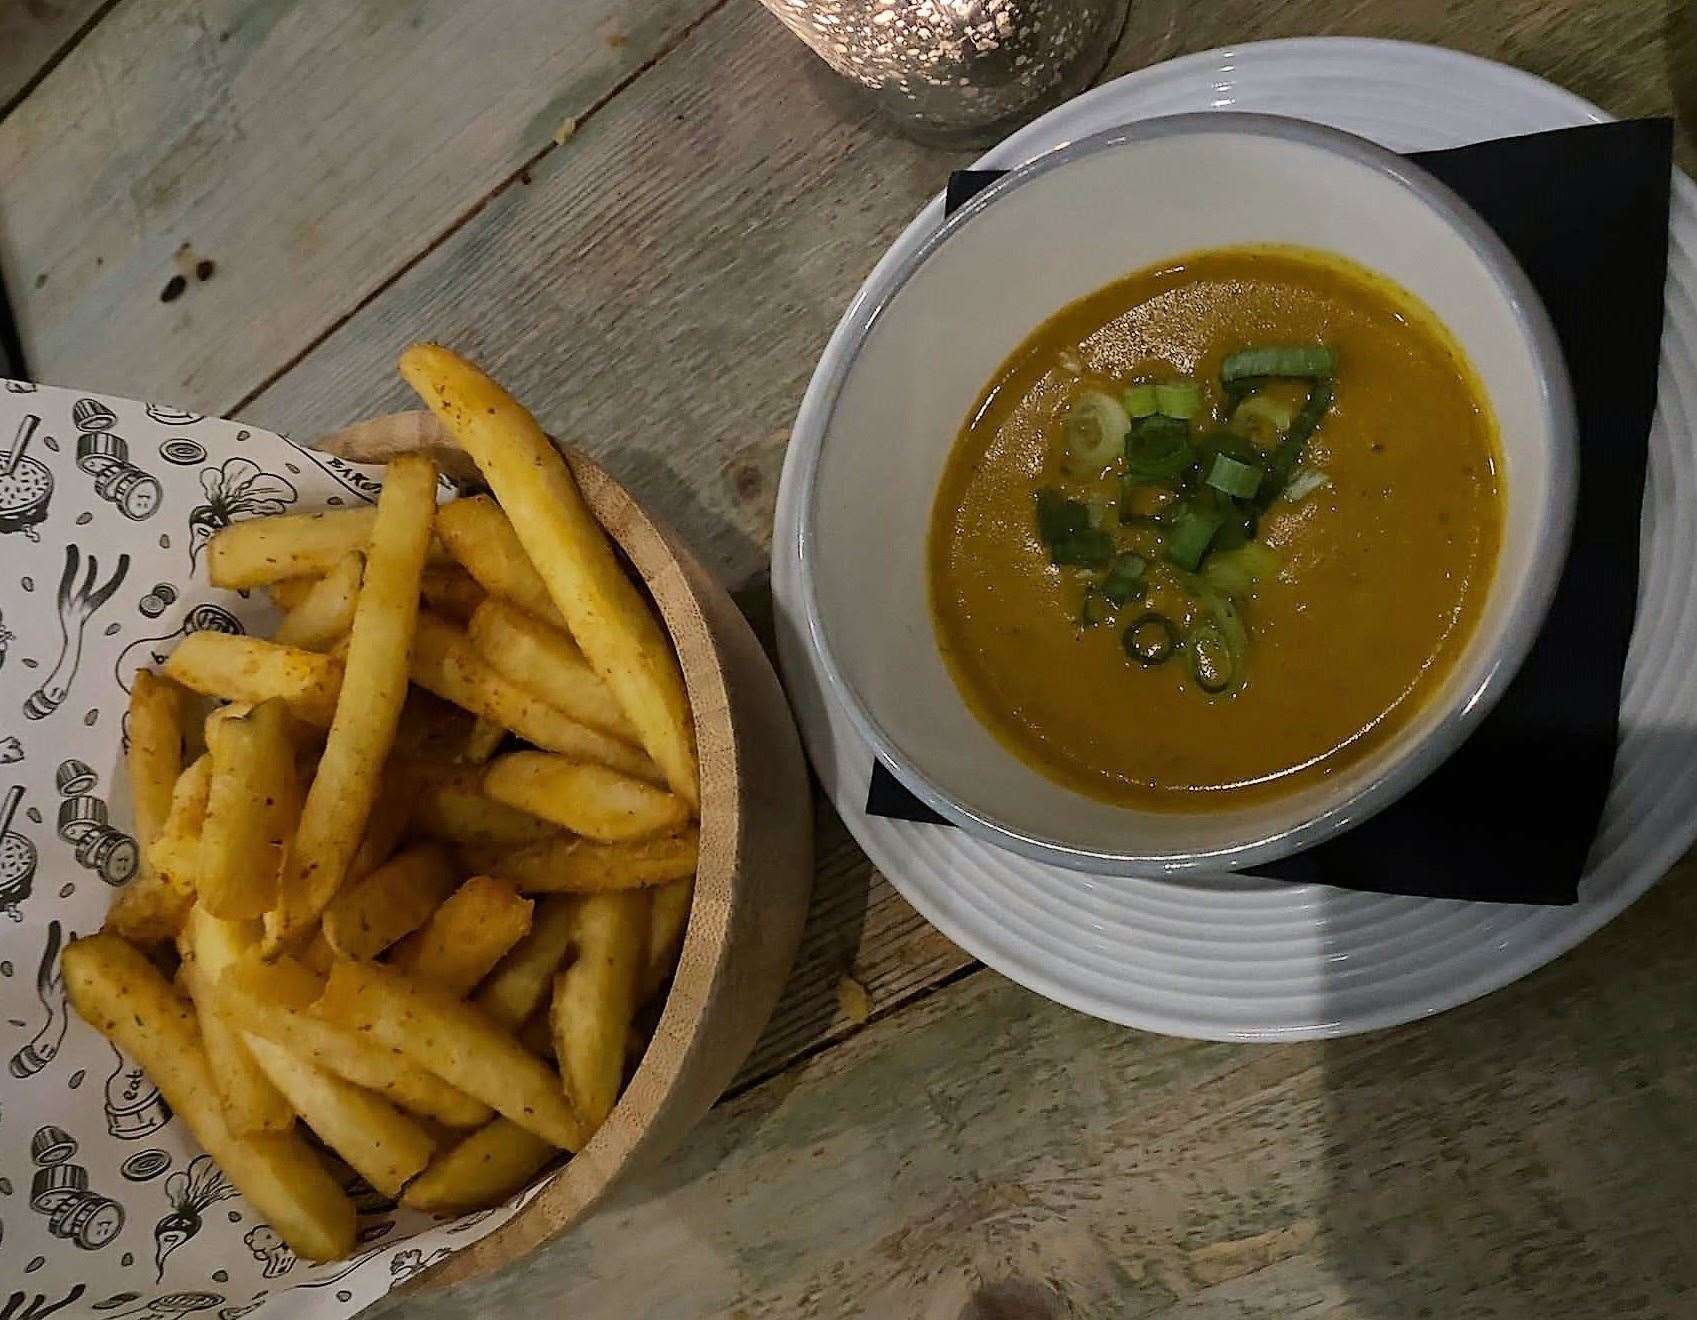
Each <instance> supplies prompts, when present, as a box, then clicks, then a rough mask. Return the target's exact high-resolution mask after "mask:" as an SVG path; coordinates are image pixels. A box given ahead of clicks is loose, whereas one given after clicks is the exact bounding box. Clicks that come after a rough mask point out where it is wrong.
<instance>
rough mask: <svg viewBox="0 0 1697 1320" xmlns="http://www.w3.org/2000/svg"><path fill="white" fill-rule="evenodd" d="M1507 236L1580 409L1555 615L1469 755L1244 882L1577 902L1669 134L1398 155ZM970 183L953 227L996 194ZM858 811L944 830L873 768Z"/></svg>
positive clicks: (1614, 654)
mask: <svg viewBox="0 0 1697 1320" xmlns="http://www.w3.org/2000/svg"><path fill="white" fill-rule="evenodd" d="M1409 159H1410V160H1413V161H1415V162H1417V163H1418V164H1419V165H1421V166H1422V167H1424V168H1425V169H1426V170H1428V171H1429V172H1430V173H1432V174H1433V175H1435V176H1436V177H1437V178H1439V179H1440V180H1442V181H1443V182H1444V183H1446V184H1448V185H1449V186H1450V187H1451V188H1453V189H1454V190H1455V191H1456V192H1457V193H1459V194H1460V195H1461V196H1462V197H1463V198H1464V199H1466V201H1467V202H1468V203H1469V204H1470V205H1471V206H1472V207H1473V209H1474V210H1475V211H1477V212H1478V213H1479V214H1480V215H1481V216H1482V217H1483V218H1484V219H1485V221H1486V222H1487V223H1488V224H1490V225H1491V227H1492V228H1494V229H1495V230H1496V231H1497V233H1498V234H1499V235H1500V236H1501V237H1502V240H1503V242H1504V243H1506V244H1507V245H1508V247H1509V249H1510V251H1512V252H1513V253H1514V255H1515V257H1516V259H1517V260H1518V261H1519V262H1520V264H1521V267H1522V268H1523V269H1524V270H1525V271H1526V274H1527V276H1528V277H1529V278H1530V279H1531V281H1532V284H1533V286H1534V287H1535V288H1536V289H1537V290H1538V294H1539V296H1540V297H1541V298H1542V299H1543V300H1544V306H1545V307H1547V308H1548V309H1549V313H1550V319H1551V320H1552V321H1553V322H1554V323H1555V328H1556V333H1557V335H1558V336H1559V337H1560V339H1561V346H1562V353H1563V356H1564V357H1565V358H1566V359H1567V370H1568V374H1569V376H1570V377H1571V378H1572V381H1573V394H1574V399H1575V402H1576V403H1577V405H1578V410H1579V453H1580V458H1579V467H1580V479H1579V506H1578V512H1577V518H1576V521H1575V523H1574V528H1573V544H1572V548H1571V551H1570V553H1569V555H1568V558H1567V563H1566V565H1565V567H1564V568H1563V570H1562V577H1561V582H1560V584H1559V585H1558V586H1557V588H1556V595H1555V603H1554V604H1553V605H1552V607H1551V609H1550V615H1549V618H1548V620H1547V621H1546V622H1545V624H1544V627H1543V630H1542V631H1541V632H1540V633H1539V635H1538V639H1537V641H1536V642H1535V643H1534V644H1533V647H1532V651H1531V653H1530V654H1529V655H1528V657H1527V659H1526V662H1525V664H1524V665H1523V666H1522V667H1521V670H1520V673H1519V674H1518V675H1517V676H1516V678H1515V680H1514V682H1513V683H1512V684H1510V686H1509V688H1508V690H1507V691H1506V692H1505V693H1504V694H1503V697H1502V700H1501V702H1500V703H1499V704H1498V706H1497V707H1496V709H1495V710H1493V711H1492V712H1491V713H1490V714H1489V715H1488V716H1486V717H1485V719H1484V720H1483V721H1482V722H1481V723H1480V725H1479V727H1478V729H1477V730H1475V731H1474V734H1473V736H1472V737H1471V738H1469V739H1468V741H1467V742H1466V744H1465V745H1464V746H1462V747H1461V749H1460V750H1458V751H1457V752H1456V753H1455V754H1454V755H1453V756H1452V757H1450V759H1449V760H1448V761H1446V762H1445V763H1444V764H1443V765H1442V766H1441V767H1440V768H1439V769H1438V770H1436V771H1435V772H1433V774H1432V775H1431V776H1430V777H1429V778H1427V779H1426V780H1425V781H1424V782H1423V783H1422V784H1421V785H1420V786H1419V787H1417V788H1415V789H1414V790H1413V792H1411V793H1409V794H1408V795H1407V796H1406V797H1404V798H1402V799H1401V800H1400V801H1398V802H1396V803H1394V804H1393V805H1391V806H1390V807H1387V808H1386V809H1385V810H1384V811H1382V812H1380V813H1379V814H1378V815H1377V816H1374V817H1373V818H1372V819H1370V820H1368V821H1365V822H1364V823H1362V824H1361V825H1359V826H1357V827H1356V828H1354V829H1353V830H1350V831H1348V832H1347V833H1344V834H1341V835H1339V836H1338V837H1336V838H1334V839H1331V840H1329V841H1327V842H1326V843H1322V844H1319V845H1317V846H1315V847H1313V848H1310V849H1308V850H1307V851H1305V852H1302V853H1298V854H1296V855H1295V856H1292V857H1287V858H1285V859H1283V860H1281V861H1278V862H1272V863H1268V864H1267V865H1264V866H1259V867H1256V868H1255V871H1256V873H1257V874H1260V875H1268V876H1274V877H1277V878H1279V879H1283V880H1298V881H1319V882H1323V883H1326V884H1331V885H1338V886H1340V887H1342V888H1346V889H1359V890H1367V891H1370V892H1373V893H1385V894H1416V895H1421V896H1426V897H1441V898H1469V899H1482V900H1487V901H1494V902H1505V903H1573V902H1575V901H1576V900H1577V898H1578V886H1579V879H1580V876H1581V875H1583V873H1584V869H1585V859H1586V854H1587V853H1588V852H1589V851H1590V847H1591V839H1592V837H1593V835H1594V834H1595V833H1596V829H1597V821H1598V818H1599V816H1600V815H1601V813H1602V809H1603V799H1604V798H1605V796H1607V794H1608V790H1609V782H1610V779H1611V776H1612V773H1613V768H1614V757H1615V743H1616V739H1617V736H1618V734H1619V723H1620V687H1621V671H1622V669H1623V667H1624V666H1625V663H1626V648H1627V644H1628V643H1629V642H1630V640H1631V637H1632V623H1633V616H1634V613H1635V607H1636V601H1637V592H1638V532H1639V517H1640V511H1641V507H1642V504H1643V498H1644V468H1645V461H1646V454H1647V445H1648V437H1649V430H1650V418H1651V416H1652V414H1653V413H1654V411H1655V407H1656V367H1657V360H1658V358H1659V356H1660V350H1661V337H1662V290H1663V283H1664V280H1665V277H1666V270H1667V227H1668V192H1669V186H1670V182H1671V178H1672V159H1673V125H1672V123H1671V121H1669V120H1666V119H1647V120H1632V121H1627V122H1623V123H1612V124H1595V125H1588V126H1586V127H1583V128H1570V129H1559V130H1557V131H1555V132H1551V133H1536V134H1533V135H1531V136H1529V137H1518V138H1504V139H1501V140H1499V141H1495V142H1480V143H1477V144H1475V145H1473V146H1468V147H1457V148H1454V149H1452V150H1449V151H1426V152H1418V153H1414V154H1412V155H1411V156H1410V157H1409ZM1001 174H1002V171H999V170H962V171H959V172H957V173H955V174H954V175H953V176H952V177H951V178H950V179H949V189H948V197H947V204H948V208H949V209H950V210H953V209H954V208H955V207H957V206H960V205H961V204H963V203H964V202H966V201H967V200H968V199H969V198H971V197H972V196H974V195H975V194H976V193H978V192H979V191H980V190H981V189H983V188H985V187H987V186H988V185H989V184H990V183H991V182H992V181H994V180H995V179H997V178H999V177H1001ZM866 810H867V812H868V813H869V814H871V815H874V816H891V817H896V818H899V819H902V820H915V821H925V822H928V823H931V824H945V823H946V822H944V821H942V819H941V818H940V817H939V816H937V815H936V814H935V813H934V812H932V811H931V810H930V808H928V807H927V806H925V804H924V803H922V802H921V801H919V799H918V798H916V797H914V796H913V795H912V794H911V793H909V792H908V791H907V789H905V788H904V787H902V785H901V784H900V783H899V782H898V781H897V780H896V778H895V776H894V775H892V774H891V773H890V772H889V771H888V770H887V769H886V768H885V767H884V766H883V765H882V764H881V763H880V764H878V765H877V766H875V767H874V769H873V774H872V783H871V787H870V789H869V791H868V793H867V802H866Z"/></svg>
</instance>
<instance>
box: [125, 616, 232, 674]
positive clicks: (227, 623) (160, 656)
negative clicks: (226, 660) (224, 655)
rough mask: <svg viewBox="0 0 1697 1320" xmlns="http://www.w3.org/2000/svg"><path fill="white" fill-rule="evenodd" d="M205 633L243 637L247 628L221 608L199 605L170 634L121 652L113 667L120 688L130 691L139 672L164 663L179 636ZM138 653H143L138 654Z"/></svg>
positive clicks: (140, 639)
mask: <svg viewBox="0 0 1697 1320" xmlns="http://www.w3.org/2000/svg"><path fill="white" fill-rule="evenodd" d="M203 631H211V632H221V633H234V634H241V633H245V632H246V631H247V629H246V628H244V627H242V621H241V620H240V619H238V618H237V617H236V616H235V615H233V614H231V613H230V611H229V610H227V609H225V608H224V607H223V606H222V605H213V604H203V605H196V606H195V607H194V608H193V609H192V610H190V611H189V612H188V614H187V615H186V616H184V618H183V621H182V622H181V623H180V624H178V625H177V626H176V627H175V628H173V629H172V630H171V631H170V632H168V633H161V634H160V635H159V636H157V637H138V638H136V639H135V641H133V642H131V643H130V644H129V645H128V646H126V647H125V648H124V649H123V650H122V651H120V652H118V659H117V660H116V661H115V662H114V664H113V672H114V673H115V674H116V676H117V679H118V686H119V687H121V688H122V689H123V690H124V691H125V692H128V691H129V690H130V683H131V682H132V681H133V680H134V678H135V672H136V670H137V669H141V668H145V667H147V666H149V665H162V664H164V663H165V657H166V656H168V655H170V653H171V647H170V645H169V643H171V642H174V641H176V640H177V639H178V638H179V637H187V636H188V635H189V634H190V633H193V632H203ZM138 652H141V654H137V653H138Z"/></svg>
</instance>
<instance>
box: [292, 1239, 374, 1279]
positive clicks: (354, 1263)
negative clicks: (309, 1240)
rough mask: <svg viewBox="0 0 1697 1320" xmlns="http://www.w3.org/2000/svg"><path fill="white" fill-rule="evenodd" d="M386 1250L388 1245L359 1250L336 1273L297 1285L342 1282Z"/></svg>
mask: <svg viewBox="0 0 1697 1320" xmlns="http://www.w3.org/2000/svg"><path fill="white" fill-rule="evenodd" d="M386 1250H387V1248H386V1247H381V1246H378V1247H367V1248H366V1249H365V1250H364V1251H361V1252H359V1253H358V1254H357V1255H353V1256H349V1257H348V1259H347V1260H346V1261H344V1262H343V1263H342V1268H341V1269H339V1270H337V1271H336V1272H335V1273H334V1274H327V1275H325V1276H324V1277H323V1278H322V1279H307V1280H305V1281H304V1282H301V1283H297V1284H296V1285H295V1287H297V1288H328V1287H329V1286H330V1285H331V1284H333V1283H340V1282H341V1281H342V1280H343V1279H345V1278H347V1277H348V1275H350V1274H352V1273H353V1272H354V1271H355V1270H357V1269H358V1268H359V1267H360V1266H361V1265H363V1264H365V1263H366V1261H368V1260H371V1259H372V1258H373V1257H374V1256H377V1255H378V1254H379V1253H381V1252H383V1251H386Z"/></svg>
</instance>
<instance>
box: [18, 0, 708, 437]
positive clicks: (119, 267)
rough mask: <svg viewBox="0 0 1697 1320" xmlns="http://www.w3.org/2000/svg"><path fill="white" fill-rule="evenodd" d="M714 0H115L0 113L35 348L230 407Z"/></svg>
mask: <svg viewBox="0 0 1697 1320" xmlns="http://www.w3.org/2000/svg"><path fill="white" fill-rule="evenodd" d="M718 2H719V0H652V2H651V3H645V4H642V5H631V4H627V3H625V0H574V3H571V4H559V3H555V2H554V0H508V3H503V4H501V5H499V6H496V7H494V8H490V7H488V6H480V5H464V4H458V3H454V2H453V0H420V2H418V3H414V2H413V0H372V2H369V3H361V4H355V5H349V4H342V3H338V2H337V0H275V2H274V3H266V4H254V3H247V2H245V0H126V2H125V3H123V4H120V5H119V6H118V7H117V8H115V9H114V10H113V11H112V12H111V13H110V14H109V15H107V16H106V18H105V19H104V21H102V22H101V23H100V24H99V25H98V26H97V27H96V28H95V29H94V30H93V31H92V32H91V33H90V34H89V35H88V37H87V38H86V39H85V40H83V41H82V42H81V43H79V44H78V46H77V47H76V49H75V50H73V51H72V52H71V53H70V55H69V56H68V57H67V58H66V59H65V60H64V62H63V63H61V64H60V65H59V66H58V67H57V68H56V69H54V70H53V72H52V73H51V74H50V75H49V76H48V77H47V78H46V79H45V80H44V81H43V82H42V83H41V85H40V86H39V87H38V88H36V89H35V91H34V92H32V93H31V95H29V96H28V97H27V98H26V99H25V100H24V101H23V103H22V104H20V105H19V106H18V108H17V109H16V110H15V111H14V112H13V113H12V114H11V115H9V116H8V117H7V118H6V119H5V120H4V122H0V179H4V180H5V192H4V194H3V195H0V261H3V262H4V264H5V268H6V271H7V274H8V284H9V286H10V287H11V289H12V293H13V297H14V301H15V304H16V311H17V314H18V319H19V323H20V330H21V333H22V335H23V339H24V344H25V348H26V351H27V352H28V355H29V360H30V362H31V364H32V366H33V368H34V370H35V371H36V373H37V374H38V375H39V376H41V377H42V378H43V379H46V380H50V381H60V382H64V383H67V384H78V385H86V386H89V387H91V388H96V389H106V390H112V391H115V392H118V393H124V394H141V395H144V396H148V397H157V398H165V399H174V400H176V401H178V402H181V403H185V404H190V405H193V406H195V407H198V408H203V409H205V410H207V411H223V410H227V409H228V408H229V407H230V406H231V405H232V404H233V403H235V402H236V401H237V400H238V399H240V398H242V397H243V396H244V395H245V394H247V393H248V392H250V391H252V390H253V389H254V388H255V387H256V386H257V385H258V384H259V383H260V382H261V381H263V380H265V379H266V378H267V376H268V375H269V374H270V373H272V372H274V371H276V370H277V369H279V368H280V367H281V366H283V365H284V364H285V363H286V362H288V361H289V360H290V358H291V357H292V356H294V355H295V354H296V353H298V352H300V351H302V350H304V349H305V348H306V347H307V346H308V345H309V344H310V343H312V342H313V340H314V338H315V337H317V336H318V335H320V334H322V333H323V332H324V330H325V329H326V328H327V327H329V326H330V325H333V324H334V323H335V322H336V321H337V320H338V319H339V318H341V317H343V316H346V315H347V314H349V313H350V312H352V311H353V310H354V309H355V308H356V307H358V306H359V303H360V301H361V299H362V298H364V297H365V296H367V295H368V294H370V293H371V292H372V291H373V290H375V289H377V288H380V287H382V285H383V284H384V282H385V281H387V280H389V279H391V278H392V277H393V276H394V274H395V273H396V272H397V271H398V270H400V269H402V268H403V267H404V266H405V265H406V263H407V262H409V261H410V260H412V259H413V258H414V257H416V256H417V254H418V253H419V252H420V251H422V250H424V249H425V248H427V247H428V246H429V245H430V243H431V242H432V241H434V240H435V239H436V238H437V237H438V236H440V235H441V234H443V233H444V232H446V231H448V230H449V229H451V228H452V227H453V225H454V224H455V223H456V222H457V221H459V220H460V219H461V218H462V217H463V216H464V215H465V214H466V213H467V212H468V211H470V210H472V209H474V208H475V207H476V206H477V205H478V204H479V203H480V202H481V200H482V199H483V198H484V197H485V196H486V195H487V194H488V192H489V191H490V189H491V188H493V187H495V186H496V185H497V184H498V183H499V182H500V181H501V180H503V179H505V178H507V177H509V176H510V175H511V174H512V173H513V172H514V171H515V170H518V169H520V168H521V167H522V166H523V165H524V164H525V162H527V161H529V160H530V159H531V158H532V157H534V156H535V155H536V153H537V152H539V151H541V150H543V149H545V148H547V147H549V146H550V144H551V142H552V135H553V133H554V132H555V129H556V128H557V127H558V126H559V125H560V124H561V122H562V121H563V120H564V119H566V118H567V117H569V116H581V115H584V114H585V113H587V112H588V111H589V110H590V109H591V108H592V107H594V106H595V105H596V104H598V103H599V102H600V101H601V100H602V99H604V98H605V97H606V96H607V95H608V94H609V93H610V92H611V91H612V90H613V89H615V88H616V87H617V86H619V85H620V84H621V83H622V82H623V81H624V80H626V79H628V78H629V77H630V76H632V75H633V74H634V73H635V72H636V71H638V70H640V69H641V68H643V67H644V66H645V65H646V64H647V63H648V62H649V61H650V60H652V59H653V58H654V57H655V55H656V54H658V53H659V52H661V51H663V50H664V49H665V48H666V47H667V46H668V45H669V44H670V43H671V42H673V41H675V40H676V39H677V38H678V36H679V34H680V33H682V32H683V31H685V30H687V28H688V26H689V24H690V23H691V22H693V21H695V20H696V19H698V18H699V17H700V16H701V14H703V13H705V12H707V11H708V10H709V9H710V8H711V7H712V5H713V4H715V3H718ZM183 243H188V244H191V245H192V247H193V250H194V251H195V252H197V253H199V254H200V255H201V256H204V257H208V258H210V259H212V260H213V261H214V262H216V265H217V269H216V274H215V275H214V276H213V278H212V279H210V280H209V281H206V282H204V283H203V282H200V281H198V280H195V279H194V278H193V277H192V276H191V277H190V279H189V284H188V288H187V289H186V291H185V292H184V293H183V294H182V296H181V297H179V298H177V299H176V300H175V301H173V302H170V303H164V302H162V301H161V300H160V295H161V292H162V290H163V289H164V287H165V285H166V283H167V281H168V280H169V279H170V278H171V277H172V275H174V274H176V273H178V272H177V266H176V263H175V261H174V254H175V253H176V252H177V250H178V248H179V246H180V245H181V244H183Z"/></svg>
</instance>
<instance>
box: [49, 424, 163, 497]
mask: <svg viewBox="0 0 1697 1320" xmlns="http://www.w3.org/2000/svg"><path fill="white" fill-rule="evenodd" d="M71 424H72V425H73V426H75V427H76V428H77V466H78V467H79V468H81V469H82V470H83V471H84V472H86V473H88V474H89V475H90V476H91V477H93V478H94V493H95V494H96V495H98V496H100V498H101V499H103V500H105V501H106V502H107V503H108V504H110V505H112V506H113V507H114V508H116V509H117V510H118V512H119V513H121V514H123V515H124V517H126V518H128V519H130V521H131V522H141V521H142V520H143V519H145V518H151V517H152V516H153V515H154V514H155V513H157V512H158V511H159V505H160V502H161V501H162V500H163V499H164V498H165V491H164V488H163V487H162V486H160V484H159V478H158V477H156V476H154V475H153V474H152V473H151V472H144V471H143V470H142V469H141V468H139V467H137V466H136V465H135V464H134V463H132V462H130V442H129V441H128V440H126V439H124V437H123V436H121V435H119V434H118V433H117V432H116V431H114V430H113V429H112V428H113V427H114V426H116V425H117V424H118V418H117V415H116V414H115V413H113V411H112V410H111V409H110V408H108V407H107V406H106V405H105V404H103V403H101V402H100V401H99V400H98V399H78V400H77V401H76V403H75V404H73V405H72V407H71Z"/></svg>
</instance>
